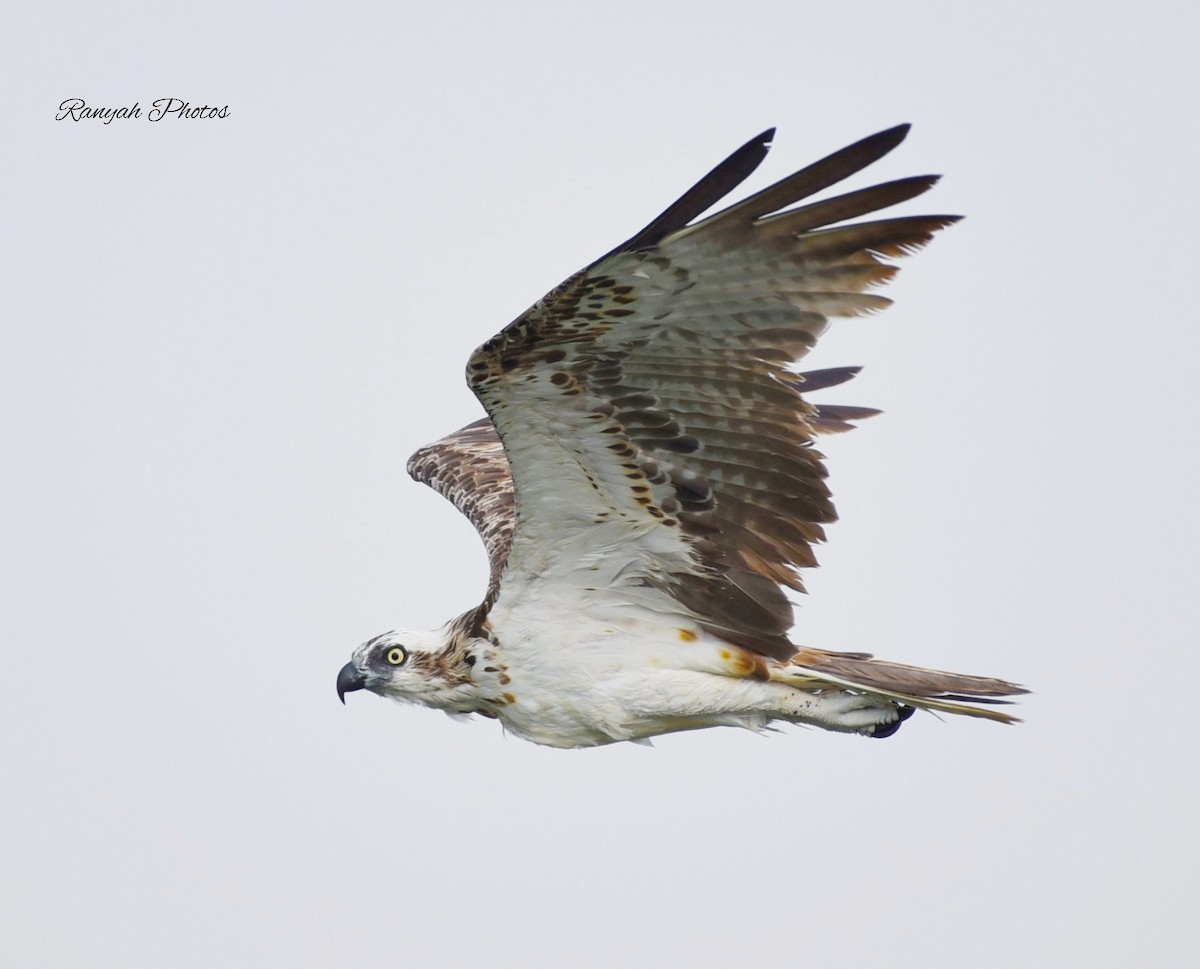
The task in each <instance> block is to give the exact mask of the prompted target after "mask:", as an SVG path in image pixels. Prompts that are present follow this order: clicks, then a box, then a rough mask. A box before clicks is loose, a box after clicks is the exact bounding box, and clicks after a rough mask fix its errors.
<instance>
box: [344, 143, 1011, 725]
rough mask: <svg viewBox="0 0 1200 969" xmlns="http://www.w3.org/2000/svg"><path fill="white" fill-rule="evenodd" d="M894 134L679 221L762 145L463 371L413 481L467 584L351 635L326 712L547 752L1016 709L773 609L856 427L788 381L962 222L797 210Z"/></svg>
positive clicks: (986, 680) (1003, 686)
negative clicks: (811, 642) (783, 725)
mask: <svg viewBox="0 0 1200 969" xmlns="http://www.w3.org/2000/svg"><path fill="white" fill-rule="evenodd" d="M907 133H908V126H907V125H901V126H899V127H896V128H891V129H889V130H887V131H882V132H880V133H878V134H875V135H872V136H870V137H868V138H864V139H863V140H862V141H859V142H856V143H855V144H853V145H850V146H849V147H847V148H843V149H842V150H841V151H837V152H834V153H833V154H832V155H829V156H828V157H826V158H823V159H821V160H820V161H817V162H815V163H813V164H811V165H809V166H808V167H807V168H804V169H802V170H800V171H798V172H796V173H795V174H792V175H789V176H788V177H787V178H784V179H782V180H781V181H779V182H776V183H775V184H774V185H771V186H770V187H768V188H765V189H763V190H762V191H760V192H758V193H757V194H755V195H752V196H750V197H749V198H747V199H745V200H743V201H741V202H737V203H735V204H733V205H730V206H729V207H727V208H725V209H722V210H721V211H719V212H717V213H716V214H715V215H710V216H708V217H707V218H699V216H701V215H702V214H703V213H704V212H705V211H707V210H708V209H709V208H710V207H712V206H713V205H715V204H716V203H717V202H719V201H720V200H721V199H723V198H724V197H725V196H726V195H728V194H729V193H730V192H731V191H732V190H733V189H734V188H736V187H737V186H738V185H739V184H740V183H741V182H742V181H743V180H744V179H745V178H746V177H747V176H748V175H749V174H750V173H751V172H752V171H753V170H754V169H755V168H757V167H758V165H759V163H760V162H761V161H762V160H763V159H764V158H765V157H766V154H767V150H768V148H769V146H770V143H771V139H772V137H773V136H774V130H773V129H772V130H770V131H767V132H764V133H763V134H762V135H759V136H758V137H757V138H753V139H751V140H750V141H749V142H747V143H746V144H745V145H743V146H742V147H741V148H739V149H738V150H737V151H736V152H734V153H733V154H732V155H730V156H729V157H728V158H727V159H726V160H725V161H723V162H721V164H719V165H718V166H717V167H716V168H714V169H713V170H712V171H711V172H709V173H708V174H707V175H705V176H704V177H703V178H702V179H701V180H700V181H699V182H697V183H696V184H695V185H694V186H693V187H692V188H690V189H688V191H687V192H685V193H684V194H683V195H682V196H681V197H680V198H679V200H678V201H676V202H675V203H674V204H672V205H671V206H670V207H668V208H667V210H666V211H665V212H663V213H662V214H661V215H660V216H658V218H656V219H655V220H654V221H653V222H651V223H650V224H649V225H648V226H646V227H645V228H644V229H642V230H641V231H640V232H638V233H637V234H636V235H634V236H633V237H632V238H631V239H629V240H628V241H627V242H624V243H622V244H621V245H619V246H617V247H616V248H615V249H613V250H612V251H611V252H609V253H608V254H606V255H604V256H602V257H601V258H599V259H597V260H596V261H595V262H594V263H592V264H591V265H590V266H588V267H587V268H586V269H583V270H581V271H580V272H578V273H576V274H575V275H573V276H571V277H570V278H569V279H567V280H566V281H565V282H563V283H562V284H561V285H559V286H558V287H556V288H555V289H553V290H551V291H550V292H549V293H548V294H546V295H545V296H544V297H543V298H542V299H541V300H539V301H538V302H537V303H535V304H534V305H533V306H532V307H530V309H529V310H527V311H526V312H525V313H523V314H522V315H521V316H520V317H518V318H517V319H516V320H514V321H513V322H512V323H510V324H509V325H508V326H506V327H505V328H504V329H503V330H501V331H500V333H498V334H497V335H496V336H494V337H492V339H490V340H488V341H487V342H486V343H484V344H483V345H482V346H480V347H479V348H478V349H477V350H476V351H475V352H474V353H473V354H472V355H471V358H470V360H469V361H468V363H467V370H466V376H467V381H468V383H469V385H470V387H471V389H472V390H473V391H474V393H475V395H476V396H477V397H478V398H479V400H480V402H481V403H482V404H483V407H484V410H485V411H486V412H487V415H488V416H487V417H485V418H483V419H481V420H479V421H476V422H475V423H473V424H470V425H468V426H467V427H464V428H462V429H461V430H459V431H456V432H454V433H453V434H450V435H449V436H447V437H444V438H442V439H441V440H440V441H436V442H435V443H433V444H430V445H427V446H426V447H423V448H421V449H420V450H419V451H417V453H416V454H414V455H413V456H412V458H411V459H410V460H409V463H408V471H409V473H410V474H411V475H412V476H413V477H414V478H415V479H416V480H418V481H421V482H423V483H425V484H427V485H429V486H430V487H432V488H433V489H434V490H436V491H437V492H438V493H440V494H441V495H443V496H444V497H445V498H447V499H449V500H450V501H451V502H452V503H453V504H454V505H455V507H457V508H458V510H459V511H461V512H462V513H463V514H464V515H466V517H467V518H468V519H470V521H471V523H472V524H473V525H474V526H475V528H476V530H477V531H478V532H479V535H480V537H481V538H482V539H483V544H484V546H485V547H486V549H487V554H488V558H489V561H490V565H491V575H490V581H489V584H488V588H487V593H486V594H485V596H484V599H483V602H482V603H481V604H480V605H478V606H476V607H475V608H473V609H470V610H468V611H467V612H465V613H463V614H462V615H461V616H458V617H457V618H455V619H452V620H450V621H449V622H447V623H446V624H445V625H444V626H442V627H441V628H440V629H435V630H432V631H427V632H411V631H407V630H401V629H397V630H393V631H392V632H387V633H384V634H382V635H380V636H376V637H375V638H374V639H370V640H368V641H367V642H365V643H363V644H362V645H361V646H359V647H358V648H357V649H356V650H355V651H354V653H353V655H352V657H351V659H350V662H348V663H347V664H346V665H345V666H344V667H343V668H342V670H341V671H340V672H339V673H338V677H337V691H338V696H339V697H340V698H342V700H343V702H345V694H346V693H348V692H350V691H352V690H361V689H366V690H370V691H371V692H373V693H377V694H379V695H380V696H385V697H391V698H393V699H397V700H404V701H409V702H414V703H420V704H424V705H425V706H429V707H433V708H435V709H438V710H443V711H445V712H446V713H448V714H451V715H455V716H457V715H465V714H473V713H476V714H481V715H482V716H485V717H489V718H493V719H496V720H499V721H500V723H501V724H503V726H504V727H505V728H506V729H507V730H508V731H510V732H512V733H514V734H516V735H518V736H520V737H523V738H525V739H527V740H531V741H533V742H535V743H539V744H546V745H549V746H553V747H587V746H593V745H597V744H607V743H612V742H614V741H620V740H630V741H646V740H647V739H648V738H650V737H653V736H655V735H658V734H663V733H669V732H672V731H678V730H691V729H696V728H700V727H712V726H738V727H746V728H749V729H752V730H762V729H765V728H767V727H768V726H769V725H770V724H772V723H773V722H776V721H784V722H792V723H801V724H809V725H812V726H817V727H822V728H825V729H827V730H833V731H838V732H842V733H855V734H861V735H865V736H869V737H888V736H891V735H892V734H894V733H895V732H896V730H898V729H899V727H900V725H901V724H902V723H903V722H904V721H905V720H906V719H908V718H909V717H910V716H911V715H912V713H913V712H914V710H916V709H925V710H931V711H940V712H943V713H953V714H963V715H967V716H972V717H983V718H986V719H989V720H994V721H999V722H1001V723H1010V722H1013V721H1014V720H1015V718H1014V717H1013V716H1012V715H1011V714H1009V713H1007V712H1005V711H1004V710H1003V709H1002V708H1001V705H1002V704H1005V703H1007V702H1009V701H1005V700H1003V699H1002V698H1003V697H1006V696H1011V695H1014V694H1019V693H1024V692H1026V691H1025V690H1024V689H1022V688H1021V687H1019V686H1017V685H1015V684H1013V683H1009V682H1006V681H1004V680H1000V679H994V678H990V677H980V676H967V675H963V674H958V673H946V672H942V671H939V670H930V669H923V668H921V667H917V666H908V665H903V664H900V663H892V662H886V661H883V660H877V659H874V658H872V656H871V655H870V654H868V653H846V652H829V651H826V650H821V649H817V648H813V647H806V646H798V645H796V644H795V643H793V642H792V641H791V639H790V638H789V637H788V631H789V629H790V628H791V627H792V624H793V615H792V605H791V602H790V600H789V598H788V594H787V592H788V590H795V591H803V585H802V583H801V580H800V578H799V575H798V570H800V569H803V568H808V567H812V566H815V565H816V559H815V557H814V555H813V546H814V545H815V544H817V543H818V542H821V541H823V540H824V537H825V536H824V531H823V526H824V525H825V524H826V523H827V522H831V521H833V520H834V518H835V513H834V509H833V505H832V503H831V501H830V493H829V489H828V488H827V486H826V483H825V478H826V471H825V467H824V463H823V457H822V455H821V454H820V453H819V452H818V451H817V450H815V449H814V447H813V442H814V439H815V438H816V437H817V436H819V435H822V434H828V433H832V432H838V431H845V430H848V429H850V427H851V426H852V425H853V423H854V422H855V421H857V420H861V419H863V418H866V417H870V416H872V415H874V414H876V413H878V412H877V411H875V410H872V409H870V408H864V407H849V406H841V405H834V404H828V403H824V402H822V401H819V400H814V399H813V397H814V395H818V392H822V391H824V390H825V389H826V388H829V387H833V386H835V385H837V384H841V383H843V382H845V381H847V380H849V379H850V378H851V377H853V376H854V375H855V374H856V373H857V372H858V368H857V367H838V368H834V369H823V370H810V371H807V372H798V371H797V370H796V369H795V368H794V366H793V365H794V364H795V363H796V361H798V360H799V359H800V358H801V357H803V356H804V355H805V354H807V353H808V351H809V350H810V349H812V347H813V346H814V345H815V344H816V342H817V339H818V338H819V337H820V335H821V334H822V333H823V332H824V331H825V329H826V327H827V326H828V325H829V321H830V319H832V318H834V317H846V316H859V315H862V314H865V313H872V312H875V311H877V310H881V309H883V308H884V307H885V306H887V305H888V304H889V302H890V300H888V299H886V298H885V297H883V296H880V295H878V294H877V293H875V292H874V290H875V288H876V287H878V286H880V285H881V284H883V283H886V282H887V281H888V280H889V279H891V278H892V276H894V275H895V273H896V271H897V269H896V267H895V266H894V265H893V263H892V260H895V259H897V258H899V257H901V256H905V255H908V254H910V253H912V252H914V251H916V250H917V249H920V248H921V247H922V246H924V245H925V244H926V243H927V242H929V241H930V239H931V238H932V237H933V234H934V233H935V232H937V231H938V230H939V229H942V228H944V227H946V226H948V225H950V224H951V223H953V222H955V221H957V217H956V216H946V215H927V216H898V217H890V218H882V219H872V220H867V221H850V220H855V219H860V217H862V216H868V215H871V214H872V213H875V212H877V211H878V210H880V209H884V208H887V207H889V206H892V205H895V204H897V203H900V202H904V201H906V200H908V199H911V198H913V197H915V196H917V195H920V194H921V193H923V192H925V191H926V190H927V189H929V188H930V187H932V186H933V184H934V183H935V182H936V181H937V176H932V175H924V176H917V177H914V178H902V179H899V180H897V181H890V182H884V183H882V184H879V185H874V186H872V187H869V188H864V189H858V190H856V191H850V192H846V193H844V194H839V195H834V196H832V197H826V198H822V199H820V200H817V201H810V200H809V199H810V197H811V196H813V195H814V194H816V193H820V192H822V191H823V190H824V189H827V188H829V187H830V186H833V185H835V184H837V183H838V182H841V181H842V180H843V179H845V178H847V177H849V176H851V175H854V174H855V173H856V172H859V171H860V170H862V169H863V168H865V167H867V166H868V165H870V164H871V163H873V162H875V161H877V160H878V159H880V158H881V157H883V156H884V155H885V154H887V153H888V152H890V151H891V150H892V149H893V148H895V147H896V146H897V145H898V144H900V142H901V141H903V140H904V137H905V135H906V134H907ZM802 201H803V204H799V205H797V203H800V202H802Z"/></svg>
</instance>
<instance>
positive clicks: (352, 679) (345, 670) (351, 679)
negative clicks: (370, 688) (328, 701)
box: [337, 663, 367, 703]
mask: <svg viewBox="0 0 1200 969" xmlns="http://www.w3.org/2000/svg"><path fill="white" fill-rule="evenodd" d="M366 685H367V676H366V674H365V673H363V672H362V670H360V669H359V668H358V667H357V666H355V665H354V664H353V663H347V664H346V665H345V666H343V667H342V668H341V670H339V671H338V680H337V691H338V699H339V700H341V701H342V703H345V702H346V694H347V693H353V692H354V691H355V690H361V689H362V688H363V687H364V686H366Z"/></svg>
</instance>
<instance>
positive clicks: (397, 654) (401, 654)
mask: <svg viewBox="0 0 1200 969" xmlns="http://www.w3.org/2000/svg"><path fill="white" fill-rule="evenodd" d="M383 655H384V657H385V658H386V659H387V661H388V662H389V663H391V664H392V665H393V666H403V665H404V661H405V660H407V659H408V652H407V651H406V650H405V648H404V647H403V646H393V647H391V648H390V649H389V650H388V651H387V652H386V653H384V654H383Z"/></svg>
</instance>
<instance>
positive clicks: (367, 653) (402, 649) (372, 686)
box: [337, 629, 445, 706]
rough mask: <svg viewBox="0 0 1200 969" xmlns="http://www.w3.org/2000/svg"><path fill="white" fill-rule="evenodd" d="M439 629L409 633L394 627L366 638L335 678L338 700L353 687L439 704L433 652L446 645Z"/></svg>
mask: <svg viewBox="0 0 1200 969" xmlns="http://www.w3.org/2000/svg"><path fill="white" fill-rule="evenodd" d="M443 640H444V634H443V632H442V630H433V631H429V632H410V631H409V630H405V629H393V630H392V631H391V632H386V633H383V634H382V635H379V636H376V637H375V638H374V639H368V640H367V641H366V642H365V643H363V644H362V645H361V646H359V647H358V648H357V649H356V650H355V651H354V653H353V654H352V655H351V657H350V662H349V663H347V664H346V665H345V666H343V667H342V668H341V670H340V671H339V672H338V677H337V692H338V699H340V700H341V701H342V702H343V703H345V702H346V694H347V693H351V692H353V691H354V690H370V691H371V692H372V693H378V694H379V695H380V696H388V697H392V698H393V699H396V700H408V701H412V702H416V703H426V704H429V705H431V706H436V705H438V704H437V702H436V700H435V699H434V695H435V694H436V693H437V692H439V684H438V683H437V679H438V677H437V676H436V669H437V664H436V663H435V662H433V660H434V657H435V655H436V654H437V653H438V652H439V651H440V650H441V649H442V647H443V646H444V645H445V643H444V641H443Z"/></svg>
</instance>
